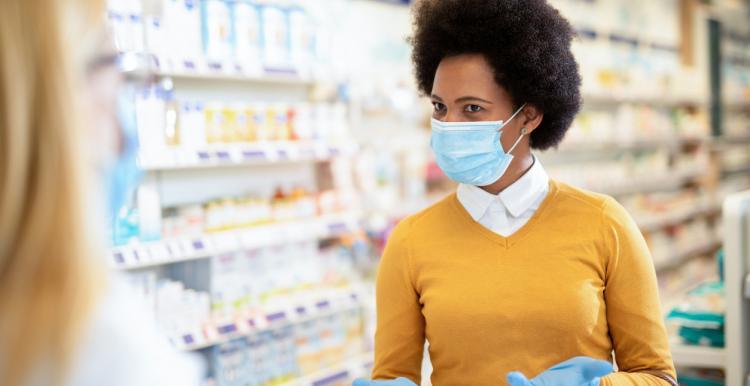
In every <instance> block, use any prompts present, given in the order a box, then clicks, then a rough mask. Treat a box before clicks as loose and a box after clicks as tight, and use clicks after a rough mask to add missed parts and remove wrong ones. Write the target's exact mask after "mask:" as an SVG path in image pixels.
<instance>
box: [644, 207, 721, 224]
mask: <svg viewBox="0 0 750 386" xmlns="http://www.w3.org/2000/svg"><path fill="white" fill-rule="evenodd" d="M720 210H721V207H720V206H719V205H718V204H714V203H709V204H706V205H701V206H697V207H692V208H689V209H687V210H682V211H679V212H664V213H657V214H654V215H651V216H649V217H643V218H638V217H636V223H637V224H638V227H639V228H641V230H642V231H652V230H658V229H660V228H664V227H666V226H670V225H675V224H679V223H682V222H685V221H687V220H690V219H692V218H695V217H698V216H705V215H713V214H715V213H717V212H719V211H720Z"/></svg>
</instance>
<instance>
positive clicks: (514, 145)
mask: <svg viewBox="0 0 750 386" xmlns="http://www.w3.org/2000/svg"><path fill="white" fill-rule="evenodd" d="M524 135H526V128H525V127H524V128H522V129H521V135H519V136H518V139H517V140H516V142H515V143H514V144H513V146H511V147H510V150H508V154H510V153H512V152H513V149H515V148H516V146H518V144H519V143H521V140H522V139H523V136H524Z"/></svg>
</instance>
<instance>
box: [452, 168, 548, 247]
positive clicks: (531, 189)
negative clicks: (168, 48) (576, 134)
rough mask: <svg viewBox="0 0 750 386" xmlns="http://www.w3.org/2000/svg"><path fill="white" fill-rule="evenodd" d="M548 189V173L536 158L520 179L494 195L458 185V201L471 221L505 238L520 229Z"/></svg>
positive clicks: (478, 188) (472, 186)
mask: <svg viewBox="0 0 750 386" xmlns="http://www.w3.org/2000/svg"><path fill="white" fill-rule="evenodd" d="M548 192H549V176H548V175H547V172H546V171H545V170H544V168H543V167H542V164H541V163H540V162H539V160H538V159H536V158H535V159H534V164H533V165H532V166H531V168H530V169H529V170H528V171H527V172H526V173H525V174H524V175H523V176H521V178H519V179H518V180H516V182H514V183H512V184H511V185H510V186H508V187H507V188H505V190H503V191H502V192H500V193H499V194H497V195H494V194H491V193H488V192H486V191H484V190H483V189H482V188H480V187H478V186H474V185H465V184H460V185H459V186H458V190H457V192H456V194H457V196H458V201H459V202H460V203H461V205H463V207H464V208H465V209H466V211H467V212H469V214H470V215H471V217H472V218H473V219H474V221H476V222H478V223H480V224H482V226H484V227H485V228H487V229H489V230H491V231H493V232H495V233H497V234H499V235H500V236H503V237H507V236H510V235H512V234H513V233H515V232H516V231H518V230H519V229H521V227H523V226H524V225H525V224H526V223H527V222H528V221H529V219H530V218H531V217H532V216H533V215H534V213H535V212H536V210H537V209H538V208H539V205H541V204H542V201H544V198H545V197H547V193H548Z"/></svg>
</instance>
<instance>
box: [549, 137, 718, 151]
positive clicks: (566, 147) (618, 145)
mask: <svg viewBox="0 0 750 386" xmlns="http://www.w3.org/2000/svg"><path fill="white" fill-rule="evenodd" d="M710 141H711V138H710V137H698V136H695V137H689V136H685V137H681V138H677V139H669V138H665V139H654V140H647V139H636V140H632V141H619V142H615V141H611V142H604V143H601V142H599V143H591V142H571V143H567V144H562V145H561V146H560V148H559V149H558V150H553V151H550V152H549V153H548V154H551V155H565V154H567V153H574V152H590V153H594V152H597V153H604V152H611V151H636V150H642V149H655V148H660V147H678V146H683V145H686V144H694V143H698V144H702V143H709V142H710Z"/></svg>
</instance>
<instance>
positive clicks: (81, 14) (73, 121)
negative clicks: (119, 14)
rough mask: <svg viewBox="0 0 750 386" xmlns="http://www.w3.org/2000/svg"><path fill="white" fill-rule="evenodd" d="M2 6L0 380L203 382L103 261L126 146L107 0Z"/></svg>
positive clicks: (15, 383)
mask: <svg viewBox="0 0 750 386" xmlns="http://www.w3.org/2000/svg"><path fill="white" fill-rule="evenodd" d="M1 8H2V11H0V385H3V386H42V385H44V386H47V385H60V386H65V385H71V386H73V385H74V386H103V385H107V386H170V385H174V386H191V385H197V384H198V382H199V377H200V372H201V367H202V366H201V364H200V363H199V362H197V361H196V360H194V359H193V358H187V357H183V356H181V355H178V354H177V353H176V352H175V351H173V350H172V348H171V347H170V345H169V344H168V342H167V341H166V340H165V339H164V338H163V337H162V336H160V335H158V334H157V332H156V330H155V326H154V324H153V322H152V320H151V319H149V318H148V317H147V316H145V315H147V314H146V312H145V309H143V308H141V307H140V305H139V304H137V303H136V302H134V301H132V300H131V299H129V298H128V295H127V290H126V289H124V288H122V286H121V285H120V284H117V283H116V280H114V279H113V278H111V277H110V275H109V274H108V271H107V269H106V268H105V266H104V264H103V263H104V248H103V245H102V240H103V232H102V231H101V230H102V229H103V228H105V226H102V225H104V224H105V221H103V219H104V218H105V213H106V212H107V210H105V209H104V208H105V207H107V205H106V204H105V201H107V200H105V199H104V197H105V196H107V195H108V196H109V197H110V198H109V206H110V207H112V206H113V205H115V203H116V202H117V201H118V200H119V199H121V198H119V197H118V195H122V193H123V190H124V189H125V187H124V186H123V184H122V182H124V180H123V175H124V174H122V173H121V172H122V171H123V170H126V169H127V168H122V164H123V155H124V153H125V152H126V149H125V148H126V147H127V146H130V145H129V141H127V140H126V139H125V138H124V136H123V134H122V131H121V127H120V126H121V125H120V122H123V120H122V119H120V120H119V121H118V118H117V117H118V108H117V106H118V103H117V100H118V93H119V90H120V89H119V86H120V81H121V80H120V74H119V72H118V70H117V68H116V66H115V64H116V58H117V56H116V55H115V53H114V51H113V49H112V48H109V47H111V45H108V44H107V43H106V42H107V41H108V39H107V37H106V36H107V35H106V34H105V26H104V23H103V21H104V15H105V13H104V12H105V10H104V5H103V3H102V2H100V1H95V0H91V1H84V0H70V1H58V0H4V1H3V3H2V7H1ZM120 118H122V117H120ZM126 171H127V170H126Z"/></svg>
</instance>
